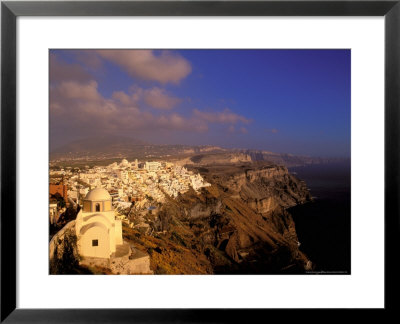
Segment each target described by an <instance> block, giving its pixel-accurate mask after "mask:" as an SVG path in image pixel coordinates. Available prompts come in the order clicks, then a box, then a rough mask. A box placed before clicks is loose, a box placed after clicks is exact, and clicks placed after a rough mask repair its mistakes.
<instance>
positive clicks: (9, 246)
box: [0, 0, 400, 323]
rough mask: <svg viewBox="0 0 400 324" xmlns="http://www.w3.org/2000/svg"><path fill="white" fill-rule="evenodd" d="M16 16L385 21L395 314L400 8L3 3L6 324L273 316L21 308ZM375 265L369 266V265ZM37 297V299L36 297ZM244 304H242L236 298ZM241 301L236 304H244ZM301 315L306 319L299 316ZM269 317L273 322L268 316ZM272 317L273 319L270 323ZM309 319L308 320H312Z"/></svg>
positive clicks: (393, 4) (389, 305)
mask: <svg viewBox="0 0 400 324" xmlns="http://www.w3.org/2000/svg"><path fill="white" fill-rule="evenodd" d="M19 16H384V18H385V310H386V311H388V310H392V311H395V310H396V308H397V306H398V305H397V304H398V303H397V301H398V298H396V293H397V290H398V288H399V275H398V273H397V271H396V269H397V268H396V267H395V263H396V259H397V256H398V255H399V252H398V241H397V240H398V239H399V232H400V218H399V209H400V203H399V201H398V199H399V198H400V196H399V180H400V172H399V162H400V161H399V157H400V143H399V129H400V128H399V124H400V113H399V111H400V0H392V1H385V0H383V1H353V0H350V1H321V0H314V1H293V0H292V1H285V0H283V1H122V2H119V1H115V2H113V1H101V2H98V1H91V2H85V1H82V2H76V1H70V2H68V1H38V2H36V1H33V2H31V1H29V2H25V1H17V2H14V1H4V2H3V1H2V3H1V241H0V243H1V321H2V322H3V321H4V322H5V323H31V322H36V323H89V322H90V323H97V322H101V323H109V322H110V323H111V322H116V323H128V322H129V323H130V322H135V323H148V322H157V323H158V322H162V323H170V322H174V323H197V322H212V323H221V322H229V323H232V322H239V321H240V322H242V321H251V322H254V321H257V322H258V320H256V319H257V318H260V319H261V320H262V321H263V319H266V317H264V316H266V314H265V312H267V311H269V312H276V310H269V309H257V310H256V309H246V310H245V309H233V310H229V309H213V310H211V309H197V310H196V309H19V308H16V300H17V294H16V270H17V269H16V240H17V233H16V190H17V188H16V162H17V158H16V135H17V133H16V127H17V125H16V53H17V52H16V35H17V31H16V19H17V17H19ZM371 262H372V260H371ZM38 293H40V292H38ZM239 297H240V296H239ZM239 297H238V298H239ZM298 314H299V315H301V314H304V312H299V311H298ZM268 315H269V314H268ZM269 316H270V315H269ZM307 316H308V315H307Z"/></svg>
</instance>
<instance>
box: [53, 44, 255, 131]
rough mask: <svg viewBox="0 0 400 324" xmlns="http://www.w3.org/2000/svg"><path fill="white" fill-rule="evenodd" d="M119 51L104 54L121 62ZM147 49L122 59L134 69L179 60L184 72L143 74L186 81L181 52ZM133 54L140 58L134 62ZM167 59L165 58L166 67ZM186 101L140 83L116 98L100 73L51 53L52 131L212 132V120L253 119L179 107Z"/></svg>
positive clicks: (235, 121) (226, 111) (231, 122)
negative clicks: (103, 89)
mask: <svg viewBox="0 0 400 324" xmlns="http://www.w3.org/2000/svg"><path fill="white" fill-rule="evenodd" d="M115 52H116V51H108V52H107V53H106V54H105V53H103V54H102V55H103V56H104V57H107V58H111V59H113V60H116V58H117V54H116V53H115ZM124 52H126V51H124ZM133 52H136V51H133ZM147 52H148V51H147ZM147 52H146V53H143V51H141V53H139V54H136V56H135V55H129V58H128V55H127V53H122V54H119V55H118V58H121V57H122V58H123V59H121V62H125V63H123V64H128V65H129V66H130V69H131V72H132V71H133V70H135V68H134V66H135V64H139V63H135V62H141V61H143V60H149V61H157V60H161V61H164V60H165V62H170V61H172V62H175V65H173V66H172V69H173V70H174V71H175V72H176V70H175V67H177V66H178V67H179V68H178V70H180V71H181V72H179V73H175V74H174V73H172V74H171V73H167V74H165V73H166V71H162V73H161V74H160V75H159V76H158V77H157V76H156V72H155V70H153V69H147V68H146V67H144V68H143V67H142V69H141V70H140V69H137V70H138V71H139V70H140V71H141V72H140V73H142V74H141V76H142V77H143V76H144V74H146V73H147V72H148V74H147V77H150V76H151V77H152V78H153V79H154V80H157V81H160V82H161V81H162V82H167V81H171V82H172V81H177V80H178V79H179V80H180V78H182V77H184V76H185V74H186V73H187V72H188V70H187V67H185V64H183V68H182V67H180V64H182V61H181V60H182V58H180V56H177V55H174V54H172V53H168V54H161V56H160V57H159V58H157V57H155V56H154V55H153V54H149V53H147ZM86 57H87V55H86ZM132 57H134V58H135V59H133V60H130V59H131V58H132ZM136 59H137V61H135V60H136ZM128 61H129V63H127V62H128ZM165 62H161V63H160V62H159V65H158V66H159V67H160V66H161V70H162V69H163V68H164V67H163V64H166V63H165ZM139 65H140V64H139ZM156 65H157V64H156ZM185 69H186V70H185ZM167 70H168V69H167ZM183 72H184V73H183ZM135 73H136V72H135ZM132 74H134V73H133V72H132ZM175 86H178V85H175ZM182 102H183V100H182V99H181V98H179V97H177V96H175V95H173V94H172V93H171V92H170V91H167V90H166V89H165V88H163V87H159V86H151V87H148V88H146V87H143V86H139V85H135V84H134V85H132V86H130V87H129V88H128V90H125V91H123V90H119V89H115V90H114V91H112V93H111V95H110V96H106V95H104V94H102V93H101V91H100V85H99V83H98V81H96V77H95V76H93V75H91V74H90V72H88V71H87V70H86V69H85V67H84V66H82V65H80V64H78V63H68V62H65V61H63V60H61V59H59V58H58V57H57V56H56V55H51V56H50V127H51V129H50V132H51V133H53V134H58V133H59V131H60V130H61V129H62V130H64V132H65V129H68V132H70V133H71V134H73V135H74V136H87V135H90V134H93V133H96V134H98V133H109V134H121V133H123V134H125V135H127V134H129V135H134V136H140V135H145V134H146V133H148V132H153V133H154V132H156V133H157V132H159V133H161V132H163V131H169V132H177V131H178V132H182V131H183V132H188V133H204V132H207V131H208V130H209V127H210V125H211V124H213V125H221V126H223V125H227V126H229V125H237V124H249V123H250V122H251V121H250V119H248V118H246V117H244V116H241V115H239V114H236V113H234V112H232V111H231V110H229V109H227V108H226V109H224V110H222V111H216V110H207V111H202V110H200V109H199V108H189V107H182V109H180V110H179V111H175V108H176V107H177V106H178V105H181V104H182ZM224 127H226V126H224ZM242 133H244V132H242ZM65 135H66V136H67V135H68V134H65Z"/></svg>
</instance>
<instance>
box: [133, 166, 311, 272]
mask: <svg viewBox="0 0 400 324" xmlns="http://www.w3.org/2000/svg"><path fill="white" fill-rule="evenodd" d="M196 170H197V172H200V173H202V175H203V176H204V177H205V179H206V181H208V182H210V183H211V184H212V185H211V186H210V187H207V188H203V189H202V191H201V193H200V194H196V193H195V192H194V191H189V192H187V193H185V194H184V195H181V196H179V197H178V199H177V200H173V199H171V200H169V201H168V202H167V203H166V204H164V205H163V206H162V207H161V209H160V211H159V213H158V215H157V216H155V217H154V219H153V220H151V221H150V225H151V226H152V227H153V228H154V232H155V233H157V231H161V229H160V228H157V227H158V226H157V224H160V223H163V224H164V225H165V223H166V222H165V221H166V220H167V223H168V224H167V226H164V227H163V229H165V230H166V231H165V232H164V233H161V232H159V233H157V234H156V235H153V236H152V237H146V236H145V235H135V233H134V232H130V233H129V235H130V237H131V238H132V239H133V240H134V241H136V242H135V243H136V244H137V246H138V248H142V249H144V250H146V251H147V252H149V251H148V250H149V248H151V249H152V250H151V252H152V253H150V254H151V262H152V269H153V270H154V271H155V273H285V272H304V270H305V269H309V268H311V262H310V261H309V260H308V258H307V257H306V256H305V255H304V254H303V253H302V252H300V251H299V249H298V239H297V235H296V230H295V224H294V222H293V219H292V217H291V215H290V214H289V213H288V212H287V211H286V208H288V207H292V206H294V205H296V204H301V203H304V202H307V201H309V200H311V197H310V194H309V192H308V190H307V188H306V185H305V184H304V183H303V182H301V181H299V180H298V179H296V178H295V177H294V176H292V175H290V174H289V172H288V171H287V169H286V168H285V167H281V166H274V165H265V164H245V165H242V166H240V165H231V164H229V165H214V166H210V167H208V166H207V167H198V168H196ZM125 231H128V230H127V229H126V230H125ZM129 231H133V230H130V229H129ZM127 234H128V233H127ZM156 247H157V248H158V252H157V253H154V251H153V250H154V249H155V248H156ZM176 251H178V252H176ZM183 255H185V257H184V258H183V259H182V256H183ZM182 262H183V263H184V265H183V264H182ZM171 264H173V265H174V266H171Z"/></svg>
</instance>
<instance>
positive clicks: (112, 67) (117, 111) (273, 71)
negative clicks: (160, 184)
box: [50, 50, 351, 157]
mask: <svg viewBox="0 0 400 324" xmlns="http://www.w3.org/2000/svg"><path fill="white" fill-rule="evenodd" d="M350 63H351V53H350V50H168V51H166V50H155V51H152V50H140V51H138V50H51V51H50V142H51V145H52V147H56V146H59V145H62V144H65V143H67V142H69V141H71V140H75V139H79V138H84V137H93V135H110V136H112V135H123V136H128V137H133V138H138V139H142V140H145V141H148V142H152V143H155V144H190V145H219V146H223V147H230V148H233V147H236V148H252V149H261V150H268V151H273V152H282V153H292V154H301V155H311V156H335V157H349V156H350V99H351V97H350V96H351V89H350V85H351V83H350V82H351V75H350V72H351V66H350Z"/></svg>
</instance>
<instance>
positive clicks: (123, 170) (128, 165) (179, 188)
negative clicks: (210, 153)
mask: <svg viewBox="0 0 400 324" xmlns="http://www.w3.org/2000/svg"><path fill="white" fill-rule="evenodd" d="M60 178H61V180H60ZM51 182H54V183H51ZM207 186H210V184H209V183H207V182H205V181H204V179H203V178H202V176H201V175H200V174H196V173H194V172H192V171H188V170H187V169H186V168H185V167H182V166H179V165H175V164H173V163H170V162H157V161H151V162H150V161H145V162H139V161H138V160H135V161H133V162H129V161H127V160H126V159H123V160H122V161H121V162H120V163H117V162H115V163H112V164H110V165H108V166H95V167H93V168H89V167H85V168H84V169H83V170H79V169H77V168H71V167H67V168H65V169H60V170H51V171H50V195H51V194H52V193H55V192H58V194H59V195H61V196H62V197H63V198H64V200H65V202H66V204H77V203H78V204H82V200H83V198H84V197H86V195H87V194H88V192H89V191H90V190H91V189H94V188H103V189H106V190H107V192H108V193H109V194H110V196H111V198H112V201H113V204H114V205H117V204H124V203H126V205H128V204H130V203H131V202H135V206H136V208H148V207H149V206H151V205H153V204H155V203H157V202H159V203H162V202H164V201H165V199H166V195H168V196H170V197H173V198H176V197H177V196H178V195H179V194H183V193H185V192H186V191H188V190H189V189H190V187H192V188H193V189H194V190H195V191H198V190H199V189H201V188H202V187H207ZM51 196H52V195H51ZM53 200H54V195H53ZM54 203H55V202H54V201H53V202H52V206H51V207H50V209H51V210H50V214H51V215H52V214H53V215H54V213H55V212H54ZM50 217H52V216H50ZM53 218H54V216H53Z"/></svg>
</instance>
